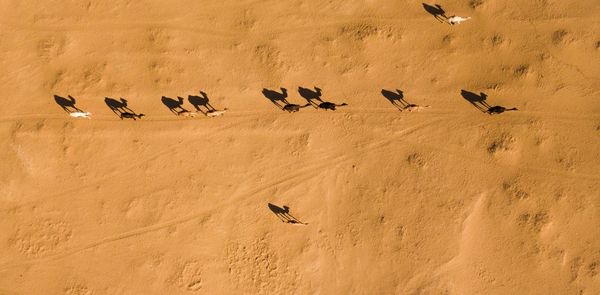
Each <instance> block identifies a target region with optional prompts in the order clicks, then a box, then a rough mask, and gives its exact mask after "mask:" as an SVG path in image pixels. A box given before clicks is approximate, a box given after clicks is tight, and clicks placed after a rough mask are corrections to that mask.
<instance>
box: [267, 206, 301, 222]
mask: <svg viewBox="0 0 600 295" xmlns="http://www.w3.org/2000/svg"><path fill="white" fill-rule="evenodd" d="M268 206H269V209H271V212H273V214H275V216H277V218H279V220H281V222H283V223H292V224H302V225H308V223H305V222H302V221H300V220H298V218H296V217H294V216H293V215H292V214H290V207H288V206H283V208H281V207H279V206H277V205H273V204H271V203H269V205H268Z"/></svg>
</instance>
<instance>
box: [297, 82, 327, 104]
mask: <svg viewBox="0 0 600 295" xmlns="http://www.w3.org/2000/svg"><path fill="white" fill-rule="evenodd" d="M314 89H315V90H312V89H308V88H304V87H298V93H300V96H302V97H303V98H304V99H306V101H307V102H308V103H310V104H311V105H312V106H313V107H314V108H318V107H319V104H321V103H323V100H322V99H321V96H322V95H323V93H321V88H319V87H314ZM313 100H316V101H318V102H314V101H313Z"/></svg>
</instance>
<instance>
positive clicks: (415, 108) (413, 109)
mask: <svg viewBox="0 0 600 295" xmlns="http://www.w3.org/2000/svg"><path fill="white" fill-rule="evenodd" d="M428 107H429V105H426V106H420V105H418V104H413V103H411V104H408V105H407V106H405V107H404V110H405V111H409V112H418V111H420V110H423V109H426V108H428Z"/></svg>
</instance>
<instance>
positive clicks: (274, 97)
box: [262, 87, 289, 108]
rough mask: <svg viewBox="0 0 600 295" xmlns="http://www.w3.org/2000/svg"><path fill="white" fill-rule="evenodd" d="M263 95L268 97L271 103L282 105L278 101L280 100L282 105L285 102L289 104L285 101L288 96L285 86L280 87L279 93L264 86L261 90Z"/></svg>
mask: <svg viewBox="0 0 600 295" xmlns="http://www.w3.org/2000/svg"><path fill="white" fill-rule="evenodd" d="M262 93H263V95H264V96H265V97H266V98H268V99H269V100H270V101H271V102H272V103H273V104H275V105H276V106H278V107H280V108H281V107H282V106H281V105H280V104H279V103H278V101H280V102H282V103H283V104H284V105H285V104H289V102H288V101H287V99H286V98H287V97H288V93H287V89H285V88H283V87H282V88H281V93H279V92H277V91H274V90H270V89H266V88H264V89H263V91H262Z"/></svg>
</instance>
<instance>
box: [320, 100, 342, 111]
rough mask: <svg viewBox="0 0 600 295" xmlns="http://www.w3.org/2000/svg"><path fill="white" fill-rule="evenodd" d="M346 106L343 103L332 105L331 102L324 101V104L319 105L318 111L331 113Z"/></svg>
mask: <svg viewBox="0 0 600 295" xmlns="http://www.w3.org/2000/svg"><path fill="white" fill-rule="evenodd" d="M347 105H348V104H347V103H345V102H344V103H342V104H335V103H333V102H328V101H325V102H322V103H321V104H319V108H320V109H324V110H332V111H335V108H336V107H343V106H347Z"/></svg>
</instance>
